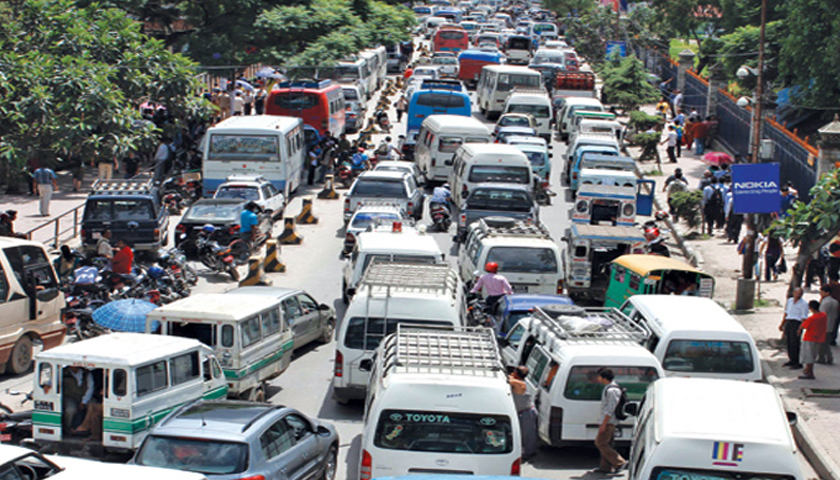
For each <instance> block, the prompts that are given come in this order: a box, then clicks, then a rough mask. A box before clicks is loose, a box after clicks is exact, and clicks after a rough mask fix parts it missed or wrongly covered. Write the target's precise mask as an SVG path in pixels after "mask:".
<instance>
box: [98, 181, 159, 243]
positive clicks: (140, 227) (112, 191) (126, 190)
mask: <svg viewBox="0 0 840 480" xmlns="http://www.w3.org/2000/svg"><path fill="white" fill-rule="evenodd" d="M105 230H110V231H111V233H112V234H113V238H114V240H115V241H116V240H117V239H123V240H125V241H126V242H127V243H128V244H129V245H131V247H132V248H133V249H134V250H135V251H137V250H145V251H149V252H157V251H158V250H159V249H160V248H161V247H163V246H165V245H166V243H167V241H168V233H169V216H168V214H167V212H166V208H163V205H162V204H161V202H160V193H159V191H158V188H157V187H156V186H154V185H153V183H152V181H151V180H97V181H96V182H94V184H93V187H92V190H91V193H90V195H88V198H87V200H86V202H85V213H84V216H83V218H82V234H81V236H82V242H83V244H84V249H85V250H87V251H93V250H95V249H96V242H97V240H98V239H99V237H100V235H101V234H102V232H103V231H105Z"/></svg>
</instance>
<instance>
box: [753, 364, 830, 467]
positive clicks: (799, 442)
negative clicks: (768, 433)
mask: <svg viewBox="0 0 840 480" xmlns="http://www.w3.org/2000/svg"><path fill="white" fill-rule="evenodd" d="M761 370H762V372H763V373H764V375H763V376H764V381H766V382H767V383H769V384H770V385H773V386H774V387H775V385H776V384H777V383H781V382H780V380H779V378H778V377H777V376H776V375H775V374H773V373H770V371H771V368H770V365H769V364H768V363H767V362H766V361H765V360H762V361H761ZM779 398H781V400H782V405H783V406H784V407H785V411H790V412H796V415H797V417H798V418H797V421H796V424H795V425H794V426H793V428H792V430H793V439H794V440H795V441H796V446H797V447H799V450H800V451H801V452H802V455H804V456H805V458H806V459H808V462H810V463H811V466H812V467H814V471H815V472H817V475H819V476H820V478H821V479H822V480H840V467H838V465H837V463H835V461H834V459H832V458H831V455H829V454H828V452H826V451H824V450H823V449H822V448H820V447H819V445H820V443H819V441H817V439H816V435H815V434H814V433H813V432H812V431H811V427H809V426H808V424H807V423H806V422H805V421H804V420H803V419H802V417H801V415H800V413H799V409H797V408H796V406H794V405H791V403H792V401H793V400H792V399H789V398H786V397H785V396H784V395H781V394H780V395H779Z"/></svg>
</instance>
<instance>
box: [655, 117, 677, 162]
mask: <svg viewBox="0 0 840 480" xmlns="http://www.w3.org/2000/svg"><path fill="white" fill-rule="evenodd" d="M666 143H667V144H668V147H667V150H668V159H669V160H670V161H671V163H677V129H676V128H675V127H674V126H673V125H668V133H667V134H666V135H665V138H664V139H663V140H662V141H661V142H659V144H660V145H665V144H666Z"/></svg>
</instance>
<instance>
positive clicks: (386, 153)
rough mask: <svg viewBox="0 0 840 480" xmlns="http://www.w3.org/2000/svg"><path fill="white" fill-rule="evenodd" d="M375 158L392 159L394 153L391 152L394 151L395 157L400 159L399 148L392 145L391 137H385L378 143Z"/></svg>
mask: <svg viewBox="0 0 840 480" xmlns="http://www.w3.org/2000/svg"><path fill="white" fill-rule="evenodd" d="M375 152H376V158H377V159H378V160H384V161H390V160H394V155H392V154H391V152H393V153H396V155H397V156H396V158H397V159H399V160H402V153H400V150H399V149H398V148H397V147H396V146H394V144H393V142H392V141H391V137H390V136H388V137H385V140H382V142H380V143H379V146H378V147H376V150H375Z"/></svg>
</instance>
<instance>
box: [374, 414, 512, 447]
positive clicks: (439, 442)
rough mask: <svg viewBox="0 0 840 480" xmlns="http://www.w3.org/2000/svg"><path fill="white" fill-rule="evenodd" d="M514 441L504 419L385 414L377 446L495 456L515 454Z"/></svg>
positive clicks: (381, 418) (377, 432)
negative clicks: (513, 452) (512, 452)
mask: <svg viewBox="0 0 840 480" xmlns="http://www.w3.org/2000/svg"><path fill="white" fill-rule="evenodd" d="M513 441H514V439H513V429H512V427H511V420H510V417H507V416H504V415H481V414H468V413H461V412H445V411H436V412H430V411H415V410H383V411H382V413H381V414H380V416H379V422H378V423H377V425H376V434H375V437H374V440H373V443H374V445H376V446H377V447H379V448H385V449H389V450H408V451H415V452H443V453H465V454H478V455H481V454H484V455H488V454H489V455H492V454H502V453H509V452H511V451H513Z"/></svg>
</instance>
